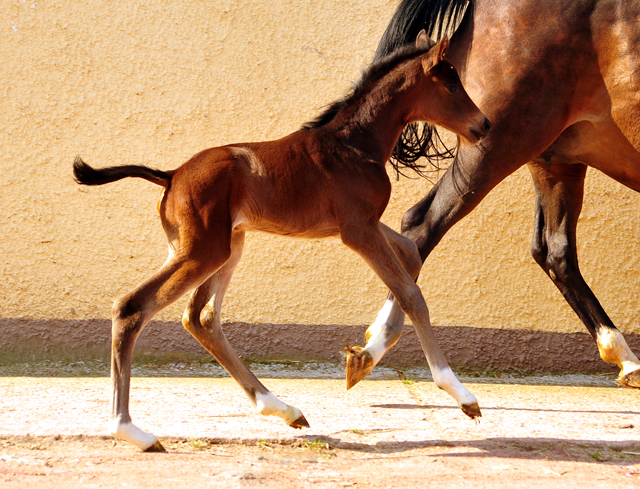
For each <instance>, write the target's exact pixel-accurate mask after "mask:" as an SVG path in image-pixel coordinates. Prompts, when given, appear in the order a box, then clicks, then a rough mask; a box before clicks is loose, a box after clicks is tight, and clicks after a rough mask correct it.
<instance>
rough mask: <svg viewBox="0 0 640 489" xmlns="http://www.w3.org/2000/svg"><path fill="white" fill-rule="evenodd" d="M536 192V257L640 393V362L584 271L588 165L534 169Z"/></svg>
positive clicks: (605, 355)
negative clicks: (579, 243)
mask: <svg viewBox="0 0 640 489" xmlns="http://www.w3.org/2000/svg"><path fill="white" fill-rule="evenodd" d="M528 166H529V170H530V172H531V176H532V177H533V181H534V184H535V190H536V214H535V230H534V235H533V242H532V244H531V254H532V255H533V257H534V259H535V260H536V262H537V263H538V264H539V265H540V266H541V267H542V269H543V270H544V271H545V273H546V274H547V275H548V276H549V277H550V278H551V280H552V281H553V283H554V284H555V285H556V287H558V289H559V290H560V292H561V293H562V295H563V296H564V298H565V299H566V301H567V302H568V303H569V305H570V306H571V307H572V308H573V310H574V311H575V312H576V314H577V315H578V317H579V318H580V319H581V320H582V322H583V323H584V325H585V326H586V327H587V329H588V330H589V333H591V336H593V338H594V339H595V340H596V342H597V344H598V349H599V350H600V356H601V357H602V359H603V360H604V361H605V362H609V363H613V364H616V365H618V366H619V367H620V375H619V382H620V383H621V384H623V385H625V386H628V387H638V388H640V361H638V358H637V357H636V356H635V355H634V354H633V352H632V351H631V349H630V348H629V346H628V345H627V343H626V341H625V340H624V337H623V336H622V334H621V333H620V331H618V329H617V328H616V327H615V326H614V324H613V322H612V321H611V319H610V318H609V316H608V315H607V313H606V312H605V310H604V309H603V308H602V306H601V305H600V302H599V301H598V299H597V298H596V296H595V294H594V293H593V292H592V290H591V289H590V288H589V286H588V285H587V283H586V282H585V281H584V278H583V277H582V274H581V273H580V268H579V267H578V254H577V250H576V227H577V224H578V217H579V215H580V210H581V208H582V198H583V193H584V177H585V174H586V171H587V167H586V166H585V165H583V164H579V163H574V164H562V163H555V162H554V163H551V164H550V165H549V166H547V165H545V164H544V163H530V164H529V165H528Z"/></svg>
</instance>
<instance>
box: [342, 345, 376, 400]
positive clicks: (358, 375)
mask: <svg viewBox="0 0 640 489" xmlns="http://www.w3.org/2000/svg"><path fill="white" fill-rule="evenodd" d="M346 352H347V366H346V368H345V372H344V373H345V376H346V377H347V390H349V389H351V388H352V387H353V386H354V385H356V384H357V383H358V382H360V381H361V380H362V379H364V378H365V377H366V376H367V375H369V374H370V373H371V371H372V370H373V357H372V356H371V353H369V352H368V351H365V350H363V349H362V348H361V347H359V346H348V347H347V348H346Z"/></svg>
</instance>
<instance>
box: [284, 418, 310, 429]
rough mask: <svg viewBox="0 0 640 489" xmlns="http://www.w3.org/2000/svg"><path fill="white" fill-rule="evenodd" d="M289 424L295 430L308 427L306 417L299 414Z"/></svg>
mask: <svg viewBox="0 0 640 489" xmlns="http://www.w3.org/2000/svg"><path fill="white" fill-rule="evenodd" d="M289 426H291V427H292V428H295V429H296V430H299V429H301V428H309V422H308V421H307V418H305V417H304V415H300V417H299V418H298V419H296V420H295V421H294V422H293V423H291V424H290V425H289Z"/></svg>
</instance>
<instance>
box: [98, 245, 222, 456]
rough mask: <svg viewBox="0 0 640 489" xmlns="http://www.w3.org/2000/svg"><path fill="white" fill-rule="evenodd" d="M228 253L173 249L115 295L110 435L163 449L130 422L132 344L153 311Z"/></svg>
mask: <svg viewBox="0 0 640 489" xmlns="http://www.w3.org/2000/svg"><path fill="white" fill-rule="evenodd" d="M227 249H228V246H227ZM178 256H179V257H178ZM228 256H229V255H228V251H226V252H225V250H224V248H222V249H221V250H217V252H213V253H209V254H208V255H207V256H206V258H204V257H203V256H202V255H201V256H199V257H198V258H196V257H195V256H189V255H185V254H179V255H178V253H176V254H174V255H172V256H171V257H170V258H169V260H167V262H166V263H165V264H164V265H163V267H162V268H161V269H160V270H159V271H158V272H156V273H155V274H154V275H153V276H152V277H151V278H150V279H148V280H147V281H145V282H144V283H143V284H142V285H140V286H138V287H137V288H136V289H135V290H134V291H133V292H130V293H129V294H127V295H125V296H123V297H121V298H120V299H118V300H117V301H116V302H115V304H114V305H113V313H112V315H113V323H112V347H111V381H112V384H113V398H112V404H111V419H110V421H109V432H110V433H111V435H112V436H114V437H116V438H121V439H123V440H126V441H128V442H130V443H133V444H134V445H136V446H137V447H138V448H140V449H141V450H145V451H164V449H163V447H162V445H161V444H160V442H159V441H158V439H157V438H156V437H155V436H154V435H152V434H151V433H146V432H144V431H142V430H140V429H139V428H137V427H136V426H135V425H134V424H133V423H132V422H131V416H130V415H129V384H130V377H131V358H132V355H133V348H134V346H135V342H136V340H137V338H138V336H139V335H140V333H141V332H142V329H143V328H144V326H145V325H146V324H147V323H148V322H149V320H150V319H151V318H152V317H153V316H154V314H156V313H157V312H158V311H160V310H161V309H163V308H164V307H166V306H168V305H169V304H171V303H172V302H174V301H175V300H177V299H179V298H180V297H181V296H182V295H183V294H185V293H186V292H188V291H189V290H190V289H192V288H194V287H196V286H197V285H199V284H200V283H202V281H203V280H205V279H206V278H207V277H208V276H209V275H211V273H213V272H214V271H215V270H216V269H217V268H218V267H220V266H221V265H222V264H223V263H224V262H225V261H226V260H227V258H228Z"/></svg>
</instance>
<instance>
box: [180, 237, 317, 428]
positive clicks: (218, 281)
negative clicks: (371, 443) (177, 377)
mask: <svg viewBox="0 0 640 489" xmlns="http://www.w3.org/2000/svg"><path fill="white" fill-rule="evenodd" d="M243 243H244V232H241V231H235V232H234V233H233V235H232V238H231V256H230V258H229V260H228V261H227V262H226V263H225V264H224V266H223V267H222V268H220V270H218V271H217V272H216V273H215V274H214V275H213V276H212V277H210V278H209V279H208V280H207V281H206V282H204V283H203V284H202V285H201V286H200V287H198V288H197V289H196V290H195V291H194V292H193V294H192V295H191V298H190V299H189V303H188V304H187V309H186V310H185V312H184V315H183V317H182V324H183V325H184V327H185V329H186V330H187V331H189V333H191V334H192V335H193V336H194V338H195V339H196V340H198V342H199V343H200V344H201V345H202V346H203V347H204V348H205V349H206V350H207V351H208V352H209V353H211V354H212V355H213V356H214V357H215V358H216V360H218V362H220V365H222V366H223V367H224V369H225V370H226V371H227V372H229V375H231V377H233V378H234V379H235V380H236V382H238V384H240V387H242V389H243V390H244V392H245V393H246V394H247V397H249V400H250V401H251V403H252V404H253V405H254V406H255V408H256V410H257V411H258V413H259V414H263V415H270V416H278V417H280V418H282V419H283V420H284V422H285V423H287V424H288V425H289V426H291V427H292V428H308V427H309V423H307V420H306V419H305V417H304V415H303V414H302V411H300V410H299V409H298V408H297V407H295V406H290V405H288V404H286V403H284V402H283V401H281V400H280V399H278V398H277V397H276V396H274V395H273V394H272V393H271V392H270V391H269V390H268V389H267V388H266V387H265V386H264V385H262V383H261V382H260V381H259V380H258V379H257V378H256V376H255V375H254V374H253V373H252V372H251V370H249V368H248V367H247V366H246V365H245V363H244V362H243V361H242V360H241V359H240V358H239V357H238V354H237V353H236V352H235V350H234V349H233V347H232V346H231V344H230V343H229V341H228V340H227V338H226V336H225V335H224V332H223V331H222V326H221V309H222V301H223V299H224V295H225V293H226V291H227V288H228V287H229V282H230V281H231V277H232V275H233V271H234V269H235V267H236V265H237V264H238V262H239V261H240V258H241V256H242V246H243ZM214 296H215V297H214ZM212 297H214V299H213V300H212V301H211V302H210V299H211V298H212Z"/></svg>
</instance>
